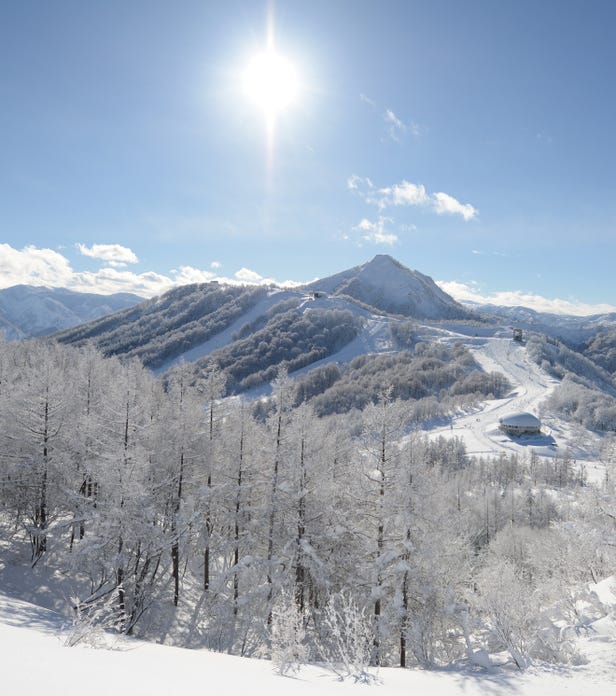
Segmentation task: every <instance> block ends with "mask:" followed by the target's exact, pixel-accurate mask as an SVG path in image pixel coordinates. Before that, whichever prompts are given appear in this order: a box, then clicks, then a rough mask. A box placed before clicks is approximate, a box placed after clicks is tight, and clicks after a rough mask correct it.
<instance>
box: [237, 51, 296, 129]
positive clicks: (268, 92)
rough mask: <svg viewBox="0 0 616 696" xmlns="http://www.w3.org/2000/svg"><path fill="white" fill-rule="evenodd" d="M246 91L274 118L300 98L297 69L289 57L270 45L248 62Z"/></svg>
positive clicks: (267, 114)
mask: <svg viewBox="0 0 616 696" xmlns="http://www.w3.org/2000/svg"><path fill="white" fill-rule="evenodd" d="M244 91H245V92H246V94H247V96H248V97H249V98H250V100H251V101H252V102H254V103H255V104H256V105H257V106H258V107H259V108H261V109H262V110H263V111H264V112H265V115H266V117H267V118H268V119H273V118H274V117H275V116H276V115H277V114H278V113H279V112H281V111H283V110H284V109H285V108H286V107H287V106H289V104H291V103H292V102H293V101H294V100H295V99H296V98H297V94H298V91H299V82H298V79H297V73H296V71H295V68H294V67H293V65H292V64H291V63H290V62H289V61H288V60H287V59H286V58H284V57H283V56H280V55H278V54H277V53H276V52H275V51H274V50H273V49H271V48H270V49H268V50H267V51H263V52H262V53H259V54H257V55H256V56H255V57H254V58H253V59H252V60H251V61H250V62H249V63H248V66H247V67H246V71H245V73H244Z"/></svg>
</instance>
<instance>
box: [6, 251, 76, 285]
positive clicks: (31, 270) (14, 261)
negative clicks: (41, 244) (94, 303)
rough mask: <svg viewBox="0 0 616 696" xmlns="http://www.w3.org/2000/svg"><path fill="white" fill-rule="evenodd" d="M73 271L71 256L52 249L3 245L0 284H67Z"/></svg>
mask: <svg viewBox="0 0 616 696" xmlns="http://www.w3.org/2000/svg"><path fill="white" fill-rule="evenodd" d="M72 275H73V271H72V269H71V266H70V263H69V262H68V259H66V258H65V257H64V256H62V254H59V253H58V252H57V251H53V249H38V248H37V247H34V246H25V247H24V248H23V249H21V250H19V249H14V248H13V247H12V246H10V245H9V244H0V286H1V287H4V288H8V287H10V286H11V285H20V284H26V285H64V284H66V283H67V282H68V281H69V280H70V278H71V276H72Z"/></svg>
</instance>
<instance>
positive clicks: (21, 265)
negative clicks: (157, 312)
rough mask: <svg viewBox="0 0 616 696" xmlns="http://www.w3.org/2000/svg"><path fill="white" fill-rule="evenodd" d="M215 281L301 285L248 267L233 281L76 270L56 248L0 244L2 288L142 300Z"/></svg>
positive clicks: (202, 275) (184, 271)
mask: <svg viewBox="0 0 616 696" xmlns="http://www.w3.org/2000/svg"><path fill="white" fill-rule="evenodd" d="M109 263H111V262H109ZM212 280H219V281H221V282H224V283H231V284H236V285H239V284H260V285H262V284H269V283H276V284H277V285H280V286H283V287H294V286H297V285H301V284H302V283H299V282H296V281H290V280H287V281H282V282H281V281H276V280H274V279H272V278H263V277H262V276H260V275H259V274H258V273H256V272H255V271H251V270H249V269H247V268H242V269H240V270H239V271H238V272H237V273H236V274H235V276H234V277H233V278H224V277H221V276H219V275H217V274H216V273H214V272H213V271H210V270H203V269H199V268H194V267H192V266H180V267H179V268H177V269H172V270H171V271H169V272H168V273H167V274H162V273H156V272H154V271H146V272H144V273H134V272H132V271H128V270H120V269H118V268H117V267H112V266H108V267H105V268H101V269H99V270H97V271H76V270H74V269H73V268H72V267H71V264H70V262H69V260H68V259H67V258H66V257H65V256H63V255H62V254H60V253H58V252H57V251H54V250H53V249H38V248H37V247H34V246H26V247H24V248H23V249H21V250H20V249H14V248H13V247H11V246H10V245H9V244H1V243H0V288H8V287H11V286H12V285H20V284H23V285H38V286H45V287H62V288H67V289H69V290H75V291H77V292H93V293H98V294H101V295H107V294H111V293H115V292H131V293H134V294H136V295H140V296H141V297H153V296H154V295H160V294H162V293H164V292H166V291H167V290H170V289H171V288H173V287H175V286H177V285H186V284H188V283H206V282H209V281H212Z"/></svg>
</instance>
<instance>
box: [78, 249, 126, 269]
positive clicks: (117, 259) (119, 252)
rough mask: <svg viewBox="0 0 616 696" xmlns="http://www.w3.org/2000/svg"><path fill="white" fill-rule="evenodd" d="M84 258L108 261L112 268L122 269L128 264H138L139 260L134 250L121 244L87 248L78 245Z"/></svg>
mask: <svg viewBox="0 0 616 696" xmlns="http://www.w3.org/2000/svg"><path fill="white" fill-rule="evenodd" d="M76 246H77V248H78V249H79V251H80V252H81V254H82V255H83V256H89V257H90V258H92V259H100V260H101V261H106V262H107V263H108V264H110V265H111V266H116V267H121V266H126V264H127V263H137V262H138V261H139V259H138V258H137V255H136V254H135V252H134V251H132V249H129V248H128V247H125V246H122V245H120V244H93V245H92V246H91V247H87V246H86V245H85V244H77V245H76Z"/></svg>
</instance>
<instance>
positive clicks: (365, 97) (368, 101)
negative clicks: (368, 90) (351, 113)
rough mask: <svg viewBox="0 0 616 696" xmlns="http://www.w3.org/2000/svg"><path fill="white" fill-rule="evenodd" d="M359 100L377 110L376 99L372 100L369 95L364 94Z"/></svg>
mask: <svg viewBox="0 0 616 696" xmlns="http://www.w3.org/2000/svg"><path fill="white" fill-rule="evenodd" d="M359 98H360V99H361V100H362V101H363V102H364V104H368V105H369V106H371V107H372V108H373V109H375V108H376V102H375V101H374V99H370V97H369V96H368V95H367V94H363V93H362V94H360V95H359Z"/></svg>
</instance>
